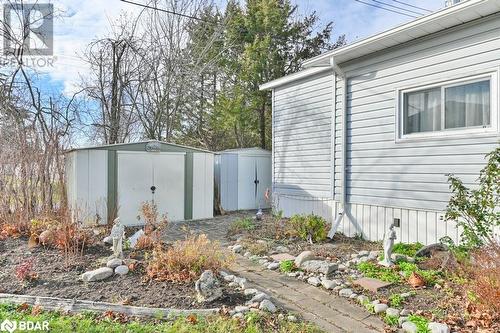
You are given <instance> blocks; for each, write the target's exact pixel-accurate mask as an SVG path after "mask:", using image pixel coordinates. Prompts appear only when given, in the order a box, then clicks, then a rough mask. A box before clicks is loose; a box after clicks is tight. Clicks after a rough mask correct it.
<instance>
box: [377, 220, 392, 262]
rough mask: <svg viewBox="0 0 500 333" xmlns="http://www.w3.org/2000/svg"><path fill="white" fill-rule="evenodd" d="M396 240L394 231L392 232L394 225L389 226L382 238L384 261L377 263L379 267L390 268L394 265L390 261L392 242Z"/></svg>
mask: <svg viewBox="0 0 500 333" xmlns="http://www.w3.org/2000/svg"><path fill="white" fill-rule="evenodd" d="M395 239H396V231H395V230H394V224H391V226H390V227H389V230H387V232H386V233H385V236H384V260H382V261H379V262H378V263H379V265H382V266H386V267H390V266H392V265H394V263H393V262H392V260H391V255H392V248H393V247H394V240H395Z"/></svg>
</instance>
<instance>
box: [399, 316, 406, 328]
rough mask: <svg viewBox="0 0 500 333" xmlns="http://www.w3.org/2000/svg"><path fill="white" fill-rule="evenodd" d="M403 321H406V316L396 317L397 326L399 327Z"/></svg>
mask: <svg viewBox="0 0 500 333" xmlns="http://www.w3.org/2000/svg"><path fill="white" fill-rule="evenodd" d="M405 321H408V317H399V318H398V324H399V327H401V325H403V323H404V322H405Z"/></svg>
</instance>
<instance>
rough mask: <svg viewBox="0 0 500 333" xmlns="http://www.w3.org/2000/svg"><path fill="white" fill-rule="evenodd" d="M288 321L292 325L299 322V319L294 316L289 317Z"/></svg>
mask: <svg viewBox="0 0 500 333" xmlns="http://www.w3.org/2000/svg"><path fill="white" fill-rule="evenodd" d="M286 319H287V320H288V321H290V322H292V323H296V322H297V321H298V320H297V317H295V316H293V315H289V316H288V317H286Z"/></svg>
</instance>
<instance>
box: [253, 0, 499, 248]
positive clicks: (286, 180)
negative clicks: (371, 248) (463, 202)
mask: <svg viewBox="0 0 500 333" xmlns="http://www.w3.org/2000/svg"><path fill="white" fill-rule="evenodd" d="M499 70H500V1H499V0H469V1H463V2H460V3H458V4H456V5H453V6H450V7H447V8H444V9H443V10H440V11H438V12H435V13H432V14H430V15H427V16H424V17H421V18H418V19H416V20H414V21H412V22H410V23H407V24H404V25H401V26H399V27H396V28H394V29H391V30H389V31H386V32H383V33H380V34H377V35H375V36H372V37H369V38H367V39H364V40H360V41H358V42H355V43H353V44H350V45H348V46H345V47H342V48H339V49H335V50H333V51H329V52H327V53H324V54H322V55H320V56H317V57H315V58H312V59H309V60H307V61H306V62H305V63H304V64H303V70H302V71H300V72H297V73H294V74H292V75H289V76H286V77H283V78H279V79H277V80H274V81H271V82H268V83H265V84H263V85H262V86H261V89H262V90H271V91H272V104H273V107H272V108H273V123H272V126H273V156H272V166H273V170H272V174H273V175H272V179H273V200H274V205H275V206H276V208H277V209H279V210H282V211H283V213H284V214H285V216H291V215H293V214H296V213H315V214H318V215H321V216H323V217H325V218H326V219H328V220H329V221H331V222H332V229H333V230H337V231H338V232H342V233H344V234H346V235H350V236H353V235H355V234H359V235H363V237H365V238H366V239H370V240H380V239H382V238H383V235H384V232H385V231H386V230H387V228H388V226H389V225H390V224H391V223H393V222H396V223H398V224H399V227H398V228H397V232H398V235H397V237H398V240H399V241H402V242H416V241H418V242H421V243H424V244H428V243H433V242H436V241H438V240H439V239H440V238H441V237H443V236H445V235H448V236H450V237H451V238H452V239H454V240H458V238H459V235H460V230H457V228H456V225H455V223H454V221H445V219H444V215H445V214H444V212H445V209H446V205H447V202H448V199H449V197H450V191H449V186H448V183H447V176H446V174H448V173H453V174H455V175H457V176H459V177H460V178H461V179H462V180H463V181H464V182H465V183H466V184H467V185H471V186H473V185H474V184H475V182H476V181H477V177H478V175H479V171H480V170H481V169H482V167H483V166H484V165H485V162H486V160H485V155H486V154H487V153H489V152H491V151H492V150H494V149H495V148H496V147H498V145H499V137H500V136H499V133H500V132H499V98H500V96H499V95H500V94H499Z"/></svg>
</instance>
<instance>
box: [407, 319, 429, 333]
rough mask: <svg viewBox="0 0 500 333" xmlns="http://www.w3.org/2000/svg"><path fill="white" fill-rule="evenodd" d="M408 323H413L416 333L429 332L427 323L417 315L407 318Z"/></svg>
mask: <svg viewBox="0 0 500 333" xmlns="http://www.w3.org/2000/svg"><path fill="white" fill-rule="evenodd" d="M408 321H410V322H412V323H414V324H415V325H416V326H417V333H429V332H430V330H429V328H428V327H427V326H428V325H429V321H428V320H427V319H425V318H424V317H422V316H419V315H410V316H408Z"/></svg>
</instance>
